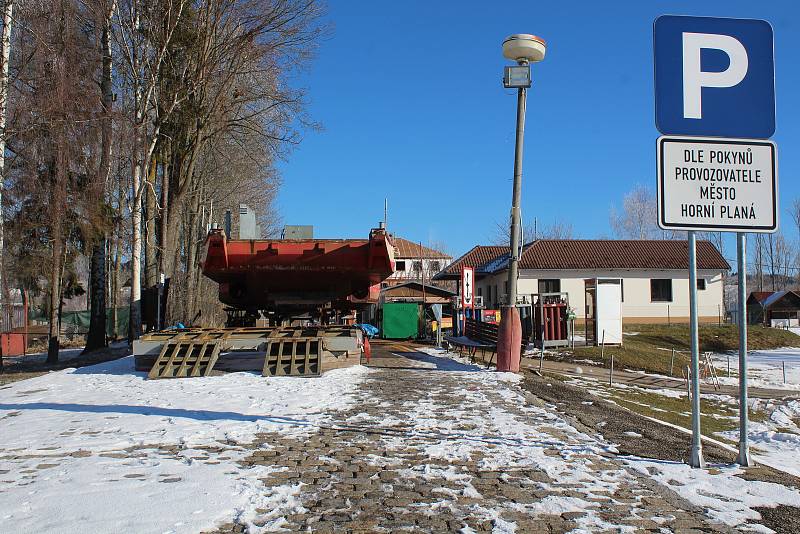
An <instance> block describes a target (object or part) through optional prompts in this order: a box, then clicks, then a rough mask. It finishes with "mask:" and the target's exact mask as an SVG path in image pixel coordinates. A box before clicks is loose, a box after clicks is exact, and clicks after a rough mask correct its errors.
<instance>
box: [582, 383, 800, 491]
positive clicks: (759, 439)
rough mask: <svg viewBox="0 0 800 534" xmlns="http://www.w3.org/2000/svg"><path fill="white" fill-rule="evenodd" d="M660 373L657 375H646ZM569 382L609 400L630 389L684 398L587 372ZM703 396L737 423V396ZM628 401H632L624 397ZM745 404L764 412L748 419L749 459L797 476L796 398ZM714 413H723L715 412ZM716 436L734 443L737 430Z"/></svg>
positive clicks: (799, 412)
mask: <svg viewBox="0 0 800 534" xmlns="http://www.w3.org/2000/svg"><path fill="white" fill-rule="evenodd" d="M650 376H660V375H650ZM570 383H572V384H575V385H578V386H581V387H588V389H589V390H590V391H592V392H593V393H594V394H596V395H598V396H601V397H603V398H606V399H607V400H611V401H612V402H613V397H614V392H615V391H626V390H628V391H632V392H638V393H642V394H645V395H646V394H650V395H661V396H664V397H669V398H673V399H678V398H686V391H685V390H679V389H667V388H649V387H648V388H645V387H641V386H637V385H631V384H622V383H617V384H614V386H613V387H610V386H608V384H607V383H606V382H605V381H600V380H597V379H596V378H594V377H591V376H581V377H575V378H573V379H572V380H570ZM701 398H702V399H703V400H707V401H712V402H714V403H718V404H722V405H728V406H729V407H730V408H731V410H732V412H733V415H731V416H730V417H729V419H730V421H731V425H738V420H739V419H738V415H737V412H738V406H739V400H738V398H735V397H732V396H730V395H722V394H712V393H702V394H701ZM628 401H629V402H634V401H633V400H632V399H630V398H629V399H628ZM636 402H638V403H646V402H647V401H646V397H642V398H641V399H639V400H638V401H636ZM749 406H750V408H751V410H757V411H759V412H764V413H766V415H767V419H766V420H765V421H750V423H749V425H750V426H749V430H750V431H749V434H748V436H749V439H750V445H751V454H752V456H753V459H755V460H756V461H758V462H762V463H764V464H766V465H769V466H771V467H773V468H775V469H778V470H781V471H785V472H787V473H791V474H793V475H795V476H798V477H800V401H798V400H788V401H787V400H785V399H777V400H772V399H760V398H750V402H749ZM648 407H649V408H650V410H652V411H654V412H663V411H664V410H663V409H661V408H659V407H658V406H649V405H648ZM689 409H690V408H689V404H688V401H687V403H686V412H685V414H684V415H686V416H687V417H689V416H690V412H689ZM716 417H723V416H721V415H717V416H716ZM718 435H719V436H721V437H724V438H727V439H729V440H731V441H732V442H734V443H738V441H739V431H738V429H737V430H731V431H726V432H719V433H718Z"/></svg>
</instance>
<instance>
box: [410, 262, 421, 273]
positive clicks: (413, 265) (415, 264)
mask: <svg viewBox="0 0 800 534" xmlns="http://www.w3.org/2000/svg"><path fill="white" fill-rule="evenodd" d="M411 268H412V269H413V270H414V272H415V273H418V272H420V271H421V270H422V261H420V260H414V261H413V262H412V263H411Z"/></svg>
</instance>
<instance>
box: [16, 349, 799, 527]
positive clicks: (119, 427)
mask: <svg viewBox="0 0 800 534" xmlns="http://www.w3.org/2000/svg"><path fill="white" fill-rule="evenodd" d="M415 359H417V358H416V357H415ZM456 359H457V357H455V356H454V355H451V354H447V353H442V352H439V351H430V354H429V355H427V356H421V355H420V357H419V361H420V362H424V364H423V365H427V366H429V367H431V368H435V369H436V370H439V371H446V372H445V373H443V374H446V375H448V376H449V377H450V378H449V380H450V387H455V388H456V389H455V391H458V392H460V393H459V395H461V397H459V398H461V399H462V400H461V401H460V402H459V403H457V404H455V405H453V406H452V407H451V408H449V410H450V411H449V412H447V413H443V412H441V410H440V409H439V407H440V406H441V403H442V400H441V399H437V398H436V396H435V395H434V393H435V391H433V390H431V391H425V390H423V392H424V394H425V395H427V397H424V398H423V399H422V400H420V401H411V400H406V399H398V401H399V402H400V403H401V404H402V407H403V409H402V410H401V412H400V415H402V416H403V420H402V421H399V422H400V423H405V424H411V425H413V427H414V429H415V430H416V431H418V432H420V433H422V434H423V435H427V436H437V435H442V434H446V435H448V436H449V439H448V440H444V439H442V440H439V441H438V442H433V443H427V442H425V443H426V444H424V445H420V446H424V452H425V454H426V456H427V457H428V458H430V459H431V460H438V461H442V460H444V461H450V462H452V463H454V464H455V463H458V462H462V464H463V462H464V461H466V459H468V458H470V457H471V456H472V455H476V454H480V455H481V460H480V462H479V466H478V467H479V468H480V469H482V470H500V471H502V470H503V469H504V468H506V467H508V466H512V467H513V466H518V467H519V466H531V467H535V468H537V469H540V470H543V471H544V472H546V474H547V475H548V477H549V478H550V479H552V480H557V481H559V483H562V484H573V485H575V487H577V488H585V489H586V492H587V493H586V495H587V496H588V497H590V496H591V494H592V491H594V489H593V488H595V489H597V490H600V489H603V488H605V489H608V488H612V489H613V488H615V487H618V486H619V485H624V484H635V482H636V479H635V478H634V477H633V475H632V474H631V473H629V472H628V471H627V470H626V468H625V466H628V467H629V468H631V469H636V470H640V471H642V472H646V473H647V475H648V476H651V477H654V478H655V479H656V480H659V481H660V482H662V483H664V484H666V485H668V486H670V487H673V489H675V490H676V491H677V492H678V493H679V494H680V495H681V496H683V497H685V498H687V499H689V500H690V501H692V502H695V503H697V504H701V505H702V506H704V507H706V508H707V511H708V513H709V514H710V515H711V516H712V517H714V518H716V519H718V520H720V521H723V522H725V523H728V524H731V525H740V524H741V523H742V522H743V521H744V520H745V519H748V518H756V517H757V512H755V511H754V510H752V507H753V506H759V505H762V504H764V503H768V504H781V503H782V504H790V505H794V506H800V493H799V492H798V491H796V490H792V489H788V488H785V487H783V486H779V485H776V484H767V483H762V482H748V481H744V480H742V479H740V478H738V477H735V474H736V473H737V470H736V468H735V467H732V466H718V467H719V471H718V472H716V473H715V474H712V473H710V472H704V471H697V470H692V469H691V468H689V467H688V466H685V465H680V464H670V463H664V462H653V461H650V460H643V459H639V458H626V459H625V460H624V462H621V461H619V460H615V459H613V454H611V455H609V453H613V452H615V449H614V447H613V445H612V444H609V443H606V442H604V441H603V439H602V438H601V437H597V436H592V435H587V434H585V433H583V432H580V431H578V430H576V429H575V428H574V427H572V426H571V425H570V424H569V423H568V422H567V421H566V420H565V419H564V418H563V417H562V416H561V415H560V414H559V413H558V412H557V411H556V410H555V409H554V407H552V406H537V405H534V404H531V403H528V402H527V401H526V398H525V395H526V394H525V392H524V390H523V389H522V388H521V387H520V380H521V377H520V376H518V375H511V374H506V373H495V372H492V371H486V370H484V369H482V368H479V367H476V366H471V365H467V362H466V361H465V360H460V361H454V360H456ZM381 372H384V373H385V372H391V371H389V370H382V371H378V370H370V369H367V368H364V367H361V366H355V367H350V368H347V369H339V370H333V371H329V372H327V373H325V374H324V375H323V376H322V377H320V378H317V379H303V378H286V377H281V378H269V379H265V378H263V377H261V376H259V375H256V374H252V373H231V374H227V375H224V376H218V377H207V378H192V379H190V380H161V381H148V380H145V374H144V373H136V372H134V370H133V359H132V357H127V358H122V359H120V360H117V361H113V362H108V363H104V364H99V365H95V366H91V367H83V368H81V369H67V370H64V371H59V372H53V373H49V374H48V375H45V376H41V377H38V378H34V379H30V380H25V381H21V382H17V383H14V384H11V385H8V386H4V387H2V388H0V428H2V432H3V433H2V440H0V531H2V532H15V533H17V532H20V533H24V532H58V533H59V534H60V533H70V532H75V533H81V534H83V533H86V532H158V533H167V532H170V533H172V532H175V533H177V532H198V531H201V530H204V529H209V528H213V527H214V526H215V525H218V524H220V523H222V522H227V521H231V520H233V519H234V518H236V519H239V520H240V521H241V522H243V523H250V524H251V527H252V528H253V530H254V531H258V530H259V529H258V528H256V527H255V526H253V525H252V521H253V519H254V517H255V516H256V515H257V512H256V510H268V511H269V514H268V515H267V516H266V517H267V518H268V519H269V518H273V519H274V522H272V523H267V524H266V528H268V529H269V528H279V527H280V526H281V523H280V521H281V519H280V518H281V516H282V515H284V514H292V513H299V512H302V511H304V508H303V507H302V505H301V503H300V500H299V495H300V492H301V491H302V488H301V484H285V485H280V486H275V487H272V488H268V487H265V486H264V484H263V483H262V482H261V480H260V479H263V478H265V477H266V476H268V475H269V474H270V473H271V472H273V471H275V470H277V469H278V468H275V467H269V466H263V465H256V466H253V467H248V468H244V467H241V466H240V465H239V464H238V462H237V460H239V459H242V458H244V457H245V456H247V455H248V454H249V453H250V452H251V451H249V450H248V449H247V448H246V447H243V446H242V444H247V443H250V442H252V441H253V440H254V439H255V438H256V435H257V434H258V433H259V432H277V433H281V434H282V435H286V436H292V437H298V438H303V437H304V436H308V435H310V434H313V433H315V432H316V431H317V429H318V428H319V426H321V425H326V424H330V422H331V421H333V420H335V419H336V417H337V414H341V413H343V412H345V411H348V410H351V409H353V408H354V407H361V406H364V405H366V403H368V402H369V401H370V398H371V397H372V395H373V393H372V392H370V391H368V390H366V389H364V388H362V385H363V384H365V380H366V379H367V378H368V377H369V375H370V373H381ZM443 391H444V390H443ZM378 413H380V412H378ZM372 417H373V416H370V415H368V414H366V413H364V414H363V415H361V414H359V415H354V416H351V417H350V418H349V420H348V423H350V424H352V423H370V422H372V421H371V418H372ZM378 417H380V416H378ZM787 417H788V418H789V419H791V417H792V416H791V415H790V414H787ZM374 422H375V424H376V425H377V426H386V425H391V421H386V420H380V419H379V420H376V421H374ZM784 423H785V421H784ZM464 428H471V429H472V430H464ZM386 439H387V440H398V442H397V444H396V445H397V447H398V450H401V449H403V448H404V447H406V446H407V444H405V443H404V442H403V439H404V438H403V437H401V436H399V435H397V436H391V437H387V438H386ZM630 439H636V437H635V436H630ZM265 446H266V447H269V444H266V445H265ZM209 447H212V448H213V449H209ZM553 449H555V450H557V451H558V453H557V454H556V455H555V456H552V455H549V454H547V451H548V450H551V451H552V450H553ZM487 451H491V454H488V453H487ZM376 461H383V462H390V461H392V458H391V457H384V458H381V459H377V458H376ZM595 462H614V464H613V465H608V467H603V468H596V467H593V465H594V464H595ZM432 469H434V467H433V466H428V468H427V469H426V467H425V466H424V465H422V463H418V464H412V465H410V466H409V467H408V470H407V471H405V472H404V473H405V475H406V476H408V477H423V478H426V477H441V476H444V477H445V478H448V477H459V476H460V475H459V473H458V472H456V471H452V472H449V471H447V472H433V471H432ZM439 469H440V471H441V468H439ZM674 481H677V482H678V483H680V484H682V486H681V487H680V488H677V487H674V486H675V485H674V484H673V482H674ZM464 485H465V487H464V491H465V493H463V495H464V496H466V497H470V496H472V497H475V496H476V495H478V493H477V491H476V489H475V487H472V489H471V490H470V487H469V486H471V485H470V484H469V481H468V480H466V481H465V482H464ZM720 488H723V489H720ZM725 488H729V489H725ZM581 491H583V490H581ZM597 509H598V505H597V503H593V502H591V500H590V499H589V498H586V499H580V498H574V497H566V496H548V497H546V498H544V499H542V500H540V501H536V502H534V503H531V504H530V505H525V506H522V505H520V507H519V510H518V511H523V512H525V513H526V514H528V513H530V514H534V515H535V514H539V513H541V514H552V513H556V514H558V513H561V512H571V511H589V512H590V513H589V514H588V515H586V516H583V517H580V518H578V519H576V522H577V523H578V525H579V527H581V528H583V529H585V530H587V531H591V530H595V529H600V528H612V527H614V525H609V524H607V523H604V522H603V520H602V519H601V518H600V516H599V515H598V514H597V513H596V511H597ZM485 513H486V516H487V517H492V515H493V514H495V515H496V513H497V511H496V510H493V509H487V510H485ZM259 518H260V519H264V518H265V516H264V514H263V513H262V514H261V515H260V516H259ZM495 525H496V528H500V527H502V528H501V530H500V531H503V532H512V531H513V529H514V526H513V524H506V523H504V522H503V521H502V520H500V519H499V517H498V518H497V521H496V522H495ZM503 529H505V530H503Z"/></svg>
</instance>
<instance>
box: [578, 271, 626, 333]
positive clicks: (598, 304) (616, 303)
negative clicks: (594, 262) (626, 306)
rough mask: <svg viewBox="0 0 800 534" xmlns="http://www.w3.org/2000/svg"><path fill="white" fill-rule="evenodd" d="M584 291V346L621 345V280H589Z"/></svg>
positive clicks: (586, 281)
mask: <svg viewBox="0 0 800 534" xmlns="http://www.w3.org/2000/svg"><path fill="white" fill-rule="evenodd" d="M584 284H585V290H586V344H587V345H600V344H605V345H622V280H621V279H620V278H589V279H586V280H584Z"/></svg>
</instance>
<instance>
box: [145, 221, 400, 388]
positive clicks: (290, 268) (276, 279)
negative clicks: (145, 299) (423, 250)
mask: <svg viewBox="0 0 800 534" xmlns="http://www.w3.org/2000/svg"><path fill="white" fill-rule="evenodd" d="M392 272H394V248H393V247H392V244H391V237H390V236H389V234H387V232H386V230H385V228H383V227H380V228H373V229H372V230H371V231H370V233H369V238H368V239H228V237H227V236H226V235H225V233H223V231H222V230H221V229H218V228H213V229H212V230H211V231H210V232H209V234H208V237H207V240H206V253H205V258H204V261H203V274H204V275H206V276H207V277H209V278H210V279H212V280H214V281H215V282H218V283H219V299H220V301H221V302H222V303H224V304H226V305H227V306H228V307H229V308H228V323H227V325H226V327H225V328H218V329H208V328H184V329H173V330H166V331H162V332H155V333H151V334H146V335H144V336H142V337H141V338H140V339H138V340H136V341H134V345H133V353H134V358H135V363H136V368H137V370H142V371H147V370H149V375H148V376H149V378H181V377H190V376H209V375H211V374H213V373H215V372H224V371H244V370H257V371H261V372H262V374H263V375H265V376H274V375H291V376H316V375H319V374H320V373H321V372H322V371H323V370H328V369H331V368H335V367H342V366H344V365H349V364H351V363H358V361H360V356H361V355H363V354H364V352H365V351H368V350H369V344H368V341H367V340H366V339H365V337H364V335H363V332H362V331H361V330H360V329H358V328H355V327H348V326H341V325H328V324H327V323H328V322H329V318H330V315H331V313H332V312H339V311H345V310H351V309H354V308H356V307H358V306H363V305H366V304H369V303H373V302H376V301H377V298H378V295H379V293H380V284H381V282H382V281H383V280H385V279H386V278H388V277H389V276H390V275H391V274H392ZM298 314H308V315H309V316H310V317H311V318H312V319H311V320H310V321H308V322H309V323H312V324H311V325H309V324H302V325H298V326H294V327H293V326H291V325H289V324H287V323H289V322H290V321H289V319H290V318H291V317H294V316H296V315H298ZM258 319H262V320H264V321H265V322H268V323H269V324H267V325H262V326H260V327H257V326H256V322H257V320H258ZM367 354H368V353H367ZM351 357H354V358H352V359H351ZM348 360H349V362H348Z"/></svg>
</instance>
